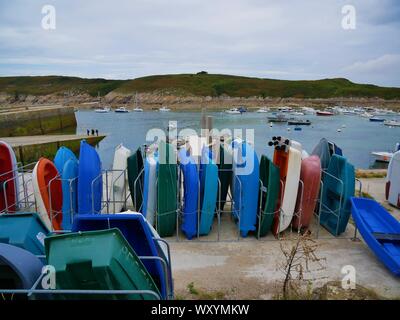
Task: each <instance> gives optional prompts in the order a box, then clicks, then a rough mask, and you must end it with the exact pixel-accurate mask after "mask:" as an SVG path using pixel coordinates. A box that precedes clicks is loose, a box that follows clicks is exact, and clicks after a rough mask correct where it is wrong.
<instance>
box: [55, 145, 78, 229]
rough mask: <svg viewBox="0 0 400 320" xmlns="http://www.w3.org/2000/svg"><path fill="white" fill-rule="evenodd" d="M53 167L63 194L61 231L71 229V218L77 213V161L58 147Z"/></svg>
mask: <svg viewBox="0 0 400 320" xmlns="http://www.w3.org/2000/svg"><path fill="white" fill-rule="evenodd" d="M54 165H55V166H56V168H57V171H58V173H59V174H60V177H61V179H62V180H61V185H62V194H63V206H62V213H63V220H62V228H63V230H70V229H71V221H72V220H71V219H72V216H73V215H74V214H75V213H76V212H77V211H78V207H77V186H78V179H77V178H78V159H77V158H76V156H75V154H74V153H73V152H72V151H71V150H70V149H68V148H66V147H60V148H59V149H58V151H57V153H56V155H55V157H54Z"/></svg>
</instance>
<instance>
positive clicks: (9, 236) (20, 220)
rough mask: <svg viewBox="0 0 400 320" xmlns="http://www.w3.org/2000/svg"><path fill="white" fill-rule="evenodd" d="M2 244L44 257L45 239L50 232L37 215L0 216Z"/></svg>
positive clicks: (16, 214)
mask: <svg viewBox="0 0 400 320" xmlns="http://www.w3.org/2000/svg"><path fill="white" fill-rule="evenodd" d="M0 226H1V227H0V242H1V243H6V244H10V245H13V246H16V247H19V248H21V249H25V250H27V251H29V252H31V253H32V254H34V255H39V256H40V255H44V238H45V237H46V236H47V235H48V234H49V230H48V229H47V227H46V226H45V224H44V223H43V221H42V219H41V218H40V217H39V216H38V215H37V214H36V213H28V212H27V213H13V214H2V215H0Z"/></svg>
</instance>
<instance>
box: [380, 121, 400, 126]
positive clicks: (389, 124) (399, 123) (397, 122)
mask: <svg viewBox="0 0 400 320" xmlns="http://www.w3.org/2000/svg"><path fill="white" fill-rule="evenodd" d="M383 124H384V125H385V126H390V127H400V121H397V120H387V121H384V122H383Z"/></svg>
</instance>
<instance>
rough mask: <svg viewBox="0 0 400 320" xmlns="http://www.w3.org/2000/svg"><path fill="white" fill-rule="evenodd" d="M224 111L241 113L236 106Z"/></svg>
mask: <svg viewBox="0 0 400 320" xmlns="http://www.w3.org/2000/svg"><path fill="white" fill-rule="evenodd" d="M225 112H226V113H229V114H241V112H240V110H239V109H238V108H231V109H229V110H225Z"/></svg>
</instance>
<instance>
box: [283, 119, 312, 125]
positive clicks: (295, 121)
mask: <svg viewBox="0 0 400 320" xmlns="http://www.w3.org/2000/svg"><path fill="white" fill-rule="evenodd" d="M287 124H288V125H289V126H309V125H310V124H311V121H310V120H303V119H293V120H288V122H287Z"/></svg>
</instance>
